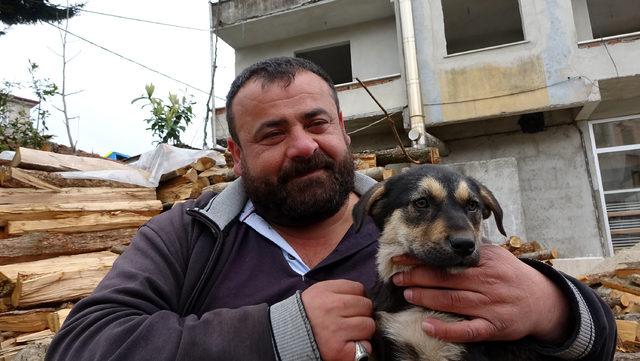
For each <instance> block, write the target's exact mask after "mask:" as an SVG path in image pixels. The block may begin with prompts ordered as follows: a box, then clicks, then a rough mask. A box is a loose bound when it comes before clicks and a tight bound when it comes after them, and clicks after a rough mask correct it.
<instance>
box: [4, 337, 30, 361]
mask: <svg viewBox="0 0 640 361" xmlns="http://www.w3.org/2000/svg"><path fill="white" fill-rule="evenodd" d="M11 341H13V345H11V346H2V345H3V344H4V342H2V343H0V358H4V359H3V360H4V361H12V360H13V356H15V355H16V354H17V353H18V352H20V351H21V350H23V349H24V348H26V347H27V345H17V344H16V343H15V339H11Z"/></svg>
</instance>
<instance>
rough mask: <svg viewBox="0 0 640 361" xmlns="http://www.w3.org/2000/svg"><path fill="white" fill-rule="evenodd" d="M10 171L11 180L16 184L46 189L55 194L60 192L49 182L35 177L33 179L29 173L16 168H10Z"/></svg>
mask: <svg viewBox="0 0 640 361" xmlns="http://www.w3.org/2000/svg"><path fill="white" fill-rule="evenodd" d="M10 169H11V178H12V179H14V180H16V181H18V182H22V183H24V184H28V185H30V186H32V187H34V188H38V189H47V190H52V191H56V192H59V191H60V188H59V187H56V186H54V185H53V184H51V183H49V182H46V181H43V180H41V179H39V178H37V177H34V176H32V175H30V174H29V173H26V172H24V171H22V170H21V169H18V168H10Z"/></svg>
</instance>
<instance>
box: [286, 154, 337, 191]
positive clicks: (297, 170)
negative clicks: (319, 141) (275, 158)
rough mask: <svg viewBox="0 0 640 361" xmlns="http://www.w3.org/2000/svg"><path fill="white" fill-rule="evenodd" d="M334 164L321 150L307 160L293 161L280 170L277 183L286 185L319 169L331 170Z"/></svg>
mask: <svg viewBox="0 0 640 361" xmlns="http://www.w3.org/2000/svg"><path fill="white" fill-rule="evenodd" d="M335 164H336V162H335V161H334V160H333V159H332V158H331V157H329V156H328V155H326V154H325V153H324V152H323V151H321V150H319V149H318V150H316V151H315V152H314V153H313V154H312V155H311V156H310V157H309V158H299V159H294V160H293V161H292V163H291V164H290V165H289V166H288V167H286V168H284V169H282V171H281V172H280V175H279V176H278V183H280V184H286V183H287V182H289V181H290V180H292V179H293V178H296V177H300V176H303V175H305V174H309V173H311V172H313V171H316V170H320V169H327V170H333V169H334V168H335Z"/></svg>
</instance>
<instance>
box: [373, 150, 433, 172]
mask: <svg viewBox="0 0 640 361" xmlns="http://www.w3.org/2000/svg"><path fill="white" fill-rule="evenodd" d="M405 149H406V151H407V154H409V156H410V157H411V158H413V159H415V160H416V161H418V162H420V163H430V164H439V163H440V153H439V152H438V148H431V147H429V148H405ZM375 155H376V163H377V165H378V166H380V167H384V166H385V165H387V164H393V163H407V162H410V160H409V159H407V157H406V156H405V155H404V153H403V152H402V150H400V148H394V149H387V150H379V151H376V152H375Z"/></svg>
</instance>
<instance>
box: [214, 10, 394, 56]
mask: <svg viewBox="0 0 640 361" xmlns="http://www.w3.org/2000/svg"><path fill="white" fill-rule="evenodd" d="M211 14H212V19H213V24H217V27H218V30H217V33H218V35H219V36H220V37H221V38H222V39H223V40H224V41H225V42H226V43H228V44H229V45H231V46H232V47H233V48H235V49H239V48H244V47H248V46H252V45H257V44H263V43H267V42H271V41H275V40H281V39H287V38H290V37H291V36H292V35H295V36H299V35H304V34H309V33H313V32H318V31H322V30H328V29H333V28H338V27H343V26H347V25H352V24H357V23H362V22H367V21H371V20H376V19H382V18H385V17H389V16H393V15H394V11H393V4H392V3H391V2H390V1H389V0H277V1H276V0H272V1H262V0H227V1H220V2H218V3H212V4H211Z"/></svg>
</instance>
